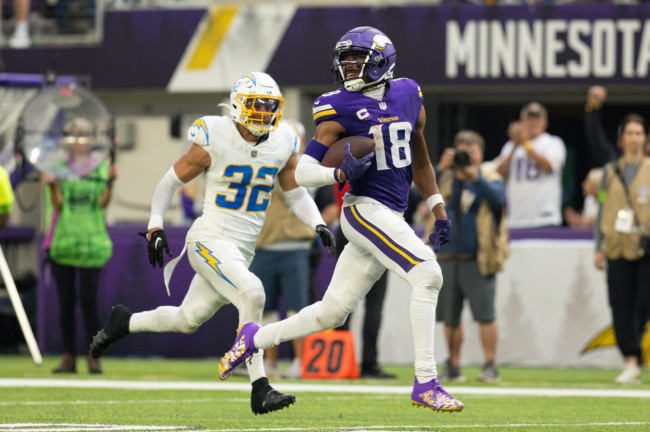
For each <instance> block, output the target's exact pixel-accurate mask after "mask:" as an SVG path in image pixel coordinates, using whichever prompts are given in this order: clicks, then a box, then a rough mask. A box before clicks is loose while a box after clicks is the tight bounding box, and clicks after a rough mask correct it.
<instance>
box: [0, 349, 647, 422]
mask: <svg viewBox="0 0 650 432" xmlns="http://www.w3.org/2000/svg"><path fill="white" fill-rule="evenodd" d="M58 360H59V359H58V357H46V358H45V359H44V364H43V365H42V366H35V365H34V364H33V363H32V362H31V359H30V358H29V357H28V356H17V355H0V432H4V431H12V432H15V431H43V432H45V431H104V430H106V431H110V430H119V431H181V430H192V431H204V432H206V431H215V432H216V431H219V432H221V431H223V432H225V431H232V432H234V431H328V432H329V431H332V432H333V431H356V432H359V431H373V432H381V431H477V432H478V431H491V432H492V431H508V432H515V431H545V432H550V431H563V432H564V431H566V432H569V431H621V432H622V431H625V432H627V431H649V430H650V409H648V407H650V384H649V383H650V372H648V371H647V370H644V372H643V379H644V381H645V382H644V383H643V384H641V385H631V386H620V385H615V384H614V383H613V379H614V377H615V376H616V375H617V373H618V371H617V370H611V369H610V370H604V369H532V368H514V367H501V368H500V374H501V382H499V383H497V384H483V383H479V382H478V381H476V377H477V376H478V374H479V373H480V370H479V368H471V367H467V368H464V369H463V371H464V373H465V375H466V376H467V378H468V379H467V382H465V383H462V384H458V383H450V384H448V385H446V388H447V390H448V391H450V393H452V394H454V395H455V396H456V397H458V398H459V399H460V400H462V401H463V402H464V403H465V409H464V410H463V411H462V412H460V413H451V414H450V413H435V412H433V411H431V410H429V409H425V408H415V407H413V406H412V405H411V402H410V391H411V385H412V380H413V377H412V373H413V372H412V368H411V367H410V366H386V367H385V369H386V370H387V371H389V372H391V373H394V374H397V376H398V378H397V379H395V380H372V379H361V380H344V381H321V380H318V381H316V380H308V381H307V380H272V384H273V385H274V387H275V388H276V389H278V390H279V391H281V392H291V393H294V394H295V395H296V399H297V400H296V404H295V405H292V406H291V407H289V408H287V409H284V410H282V411H278V412H275V413H270V414H266V415H259V416H255V415H253V414H252V413H251V410H250V385H249V384H248V380H247V378H244V377H237V376H233V377H231V378H230V379H229V380H228V381H223V382H222V381H219V380H218V378H217V376H216V369H217V360H216V359H201V360H175V359H144V358H117V357H108V358H106V359H104V360H103V362H102V366H103V369H104V374H102V375H89V374H88V373H87V372H86V369H85V366H86V365H85V359H83V358H79V359H78V363H77V368H78V371H79V373H77V374H76V375H67V376H62V375H55V374H52V373H51V372H50V371H51V370H52V369H53V368H54V367H55V366H56V365H57V362H58Z"/></svg>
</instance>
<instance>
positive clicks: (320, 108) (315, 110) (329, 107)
mask: <svg viewBox="0 0 650 432" xmlns="http://www.w3.org/2000/svg"><path fill="white" fill-rule="evenodd" d="M333 109H334V107H332V105H330V104H326V105H321V106H317V107H313V108H312V112H313V113H314V114H316V113H319V112H321V111H325V110H333Z"/></svg>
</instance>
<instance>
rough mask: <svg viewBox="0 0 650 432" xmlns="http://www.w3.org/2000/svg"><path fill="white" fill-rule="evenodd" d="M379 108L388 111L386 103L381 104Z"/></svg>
mask: <svg viewBox="0 0 650 432" xmlns="http://www.w3.org/2000/svg"><path fill="white" fill-rule="evenodd" d="M379 108H381V109H383V110H386V109H388V105H386V102H379Z"/></svg>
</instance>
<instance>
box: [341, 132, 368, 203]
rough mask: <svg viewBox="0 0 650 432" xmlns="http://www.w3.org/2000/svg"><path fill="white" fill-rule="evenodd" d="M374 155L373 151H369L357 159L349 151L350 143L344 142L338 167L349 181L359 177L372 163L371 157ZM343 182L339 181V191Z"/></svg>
mask: <svg viewBox="0 0 650 432" xmlns="http://www.w3.org/2000/svg"><path fill="white" fill-rule="evenodd" d="M373 157H375V152H370V153H368V154H367V155H365V156H364V157H362V158H360V159H357V158H355V157H354V156H353V155H352V152H350V143H345V147H344V148H343V163H342V164H341V165H339V169H340V170H341V171H343V172H344V173H345V178H346V179H347V180H348V181H350V180H354V179H356V178H359V177H361V176H362V175H363V173H364V172H366V171H367V170H368V168H370V165H372V158H373ZM344 184H345V183H339V191H341V190H343V185H344Z"/></svg>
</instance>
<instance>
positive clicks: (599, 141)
mask: <svg viewBox="0 0 650 432" xmlns="http://www.w3.org/2000/svg"><path fill="white" fill-rule="evenodd" d="M584 126H585V136H586V138H587V146H588V147H589V154H590V155H591V160H592V163H593V164H594V166H603V165H605V164H606V163H607V162H610V161H613V160H615V159H616V158H618V153H617V151H616V146H615V145H614V144H612V143H611V142H610V141H609V139H607V135H606V134H605V129H604V127H603V119H602V115H601V110H599V109H593V110H591V111H589V112H585V116H584Z"/></svg>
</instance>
